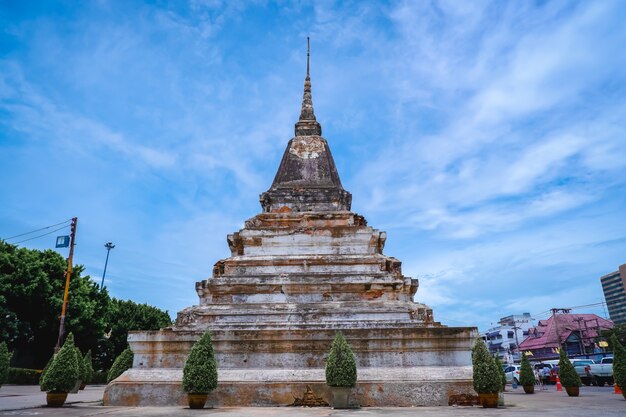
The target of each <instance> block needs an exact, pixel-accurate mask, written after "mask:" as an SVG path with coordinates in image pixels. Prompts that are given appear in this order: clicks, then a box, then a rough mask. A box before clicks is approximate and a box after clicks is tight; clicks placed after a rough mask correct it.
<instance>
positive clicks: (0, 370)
mask: <svg viewBox="0 0 626 417" xmlns="http://www.w3.org/2000/svg"><path fill="white" fill-rule="evenodd" d="M10 363H11V354H10V353H9V348H7V344H6V343H4V342H2V343H0V386H2V385H3V384H6V383H7V380H8V378H9V364H10Z"/></svg>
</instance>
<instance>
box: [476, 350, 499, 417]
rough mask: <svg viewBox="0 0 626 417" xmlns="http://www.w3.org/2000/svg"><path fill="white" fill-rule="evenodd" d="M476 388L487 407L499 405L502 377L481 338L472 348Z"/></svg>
mask: <svg viewBox="0 0 626 417" xmlns="http://www.w3.org/2000/svg"><path fill="white" fill-rule="evenodd" d="M472 368H473V371H474V375H473V380H474V390H475V391H476V392H477V393H478V399H479V401H480V404H481V405H482V406H483V407H485V408H497V407H498V393H499V392H500V389H501V388H502V377H501V375H500V370H499V369H498V367H497V365H496V362H495V360H494V359H493V358H492V357H491V355H490V354H489V350H487V346H485V343H484V342H483V341H482V340H481V339H476V342H475V343H474V347H473V348H472Z"/></svg>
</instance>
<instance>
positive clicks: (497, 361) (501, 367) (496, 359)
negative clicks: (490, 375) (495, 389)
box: [494, 354, 506, 392]
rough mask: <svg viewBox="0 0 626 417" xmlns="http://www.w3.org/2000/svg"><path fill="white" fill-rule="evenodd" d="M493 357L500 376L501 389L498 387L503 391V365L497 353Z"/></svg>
mask: <svg viewBox="0 0 626 417" xmlns="http://www.w3.org/2000/svg"><path fill="white" fill-rule="evenodd" d="M494 359H495V361H496V366H497V367H498V370H499V371H500V378H501V379H502V389H500V392H504V391H506V374H505V373H504V366H502V361H501V360H500V358H499V357H498V355H497V354H496V356H494Z"/></svg>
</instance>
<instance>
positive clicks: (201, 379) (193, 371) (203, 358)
mask: <svg viewBox="0 0 626 417" xmlns="http://www.w3.org/2000/svg"><path fill="white" fill-rule="evenodd" d="M216 387H217V362H216V361H215V353H214V352H213V344H212V342H211V333H210V332H208V331H207V332H206V333H204V334H203V335H202V337H201V338H200V340H198V341H197V342H196V343H194V345H193V347H192V348H191V352H189V357H188V358H187V361H186V362H185V367H184V368H183V390H184V391H185V392H187V393H190V394H208V393H209V392H211V391H213V390H214V389H215V388H216Z"/></svg>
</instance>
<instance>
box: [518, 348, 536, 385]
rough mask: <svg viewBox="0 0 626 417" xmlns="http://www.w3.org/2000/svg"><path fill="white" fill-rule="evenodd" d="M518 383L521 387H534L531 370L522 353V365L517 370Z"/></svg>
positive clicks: (533, 376) (533, 377)
mask: <svg viewBox="0 0 626 417" xmlns="http://www.w3.org/2000/svg"><path fill="white" fill-rule="evenodd" d="M519 383H520V385H522V386H525V385H526V386H528V385H535V374H534V372H533V368H532V366H530V362H529V361H528V358H527V357H526V355H524V353H522V364H521V367H520V370H519Z"/></svg>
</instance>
